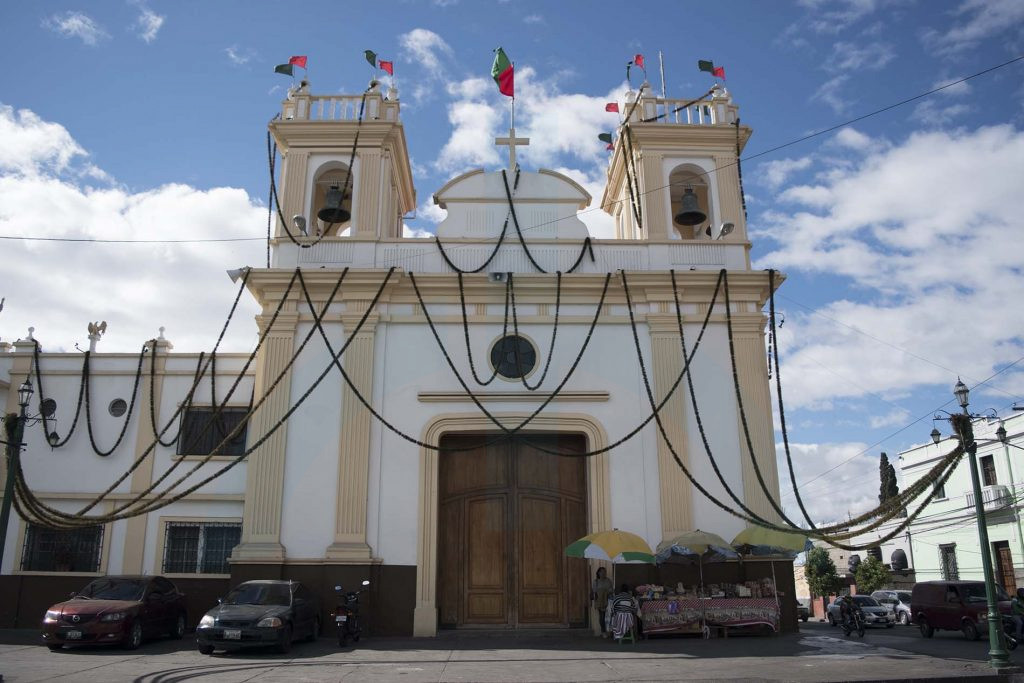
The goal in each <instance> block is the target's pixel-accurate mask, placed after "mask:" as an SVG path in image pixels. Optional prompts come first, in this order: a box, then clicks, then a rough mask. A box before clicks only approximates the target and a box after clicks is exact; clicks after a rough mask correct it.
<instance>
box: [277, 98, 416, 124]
mask: <svg viewBox="0 0 1024 683" xmlns="http://www.w3.org/2000/svg"><path fill="white" fill-rule="evenodd" d="M396 95H397V93H396ZM362 97H363V96H362V95H310V94H308V93H302V92H299V93H297V94H295V95H294V96H293V97H292V99H288V100H285V101H284V102H283V103H282V105H281V118H282V119H284V120H285V121H355V120H356V119H358V118H359V103H360V100H361V99H362ZM398 111H399V104H398V100H397V99H392V98H389V99H384V98H383V97H382V96H381V95H380V93H378V92H373V93H370V94H369V95H367V96H366V109H365V110H364V111H363V119H364V120H366V121H373V120H384V121H397V120H398Z"/></svg>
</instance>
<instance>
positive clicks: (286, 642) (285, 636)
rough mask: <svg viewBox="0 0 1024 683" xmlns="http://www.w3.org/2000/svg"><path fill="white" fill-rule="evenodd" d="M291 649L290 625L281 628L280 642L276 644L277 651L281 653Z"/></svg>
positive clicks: (286, 652)
mask: <svg viewBox="0 0 1024 683" xmlns="http://www.w3.org/2000/svg"><path fill="white" fill-rule="evenodd" d="M291 649H292V627H291V626H290V625H287V626H285V627H284V628H283V629H281V642H279V643H278V644H277V651H278V652H280V653H281V654H283V655H286V654H288V653H289V652H291Z"/></svg>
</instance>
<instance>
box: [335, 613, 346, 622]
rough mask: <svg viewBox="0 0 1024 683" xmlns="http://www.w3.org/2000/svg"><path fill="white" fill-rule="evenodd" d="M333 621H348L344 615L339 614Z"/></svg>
mask: <svg viewBox="0 0 1024 683" xmlns="http://www.w3.org/2000/svg"><path fill="white" fill-rule="evenodd" d="M334 620H335V621H348V617H347V616H346V615H344V614H340V615H338V616H336V617H334Z"/></svg>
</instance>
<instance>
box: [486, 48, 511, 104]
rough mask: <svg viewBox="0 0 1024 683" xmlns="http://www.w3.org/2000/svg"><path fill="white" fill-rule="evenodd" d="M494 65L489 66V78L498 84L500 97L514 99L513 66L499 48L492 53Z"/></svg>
mask: <svg viewBox="0 0 1024 683" xmlns="http://www.w3.org/2000/svg"><path fill="white" fill-rule="evenodd" d="M494 53H495V54H494V64H493V65H492V66H491V77H492V78H493V79H494V82H495V83H497V84H498V91H499V92H500V93H501V94H502V95H507V96H508V97H512V98H514V97H515V96H516V95H515V92H516V91H515V74H514V72H515V66H513V64H512V62H510V61H508V57H507V56H506V55H505V51H504V50H502V49H501V48H500V47H499V48H498V49H497V50H495V51H494Z"/></svg>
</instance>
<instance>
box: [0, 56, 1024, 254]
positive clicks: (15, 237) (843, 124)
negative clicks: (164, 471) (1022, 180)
mask: <svg viewBox="0 0 1024 683" xmlns="http://www.w3.org/2000/svg"><path fill="white" fill-rule="evenodd" d="M1021 60H1024V55H1020V56H1018V57H1014V58H1013V59H1010V60H1007V61H1005V62H1003V63H1001V64H996V65H995V66H991V67H988V68H987V69H983V70H981V71H978V72H977V73H973V74H971V75H970V76H964V77H963V78H960V79H957V80H955V81H951V82H949V83H946V84H945V85H941V86H939V87H937V88H932V89H931V90H928V91H926V92H923V93H919V94H917V95H914V96H913V97H908V98H906V99H904V100H900V101H899V102H895V103H893V104H890V105H887V106H884V107H880V108H879V109H875V110H874V111H871V112H868V113H866V114H861V115H860V116H857V117H854V118H852V119H847V120H846V121H843V122H841V123H837V124H835V125H833V126H830V127H828V128H824V129H822V130H819V131H815V132H813V133H809V134H807V135H804V136H802V137H799V138H796V139H794V140H790V141H789V142H784V143H782V144H780V145H776V146H775V147H770V148H768V149H766V150H763V151H761V152H757V153H756V154H752V155H750V156H747V157H743V158H742V159H740V158H739V157H737V159H736V161H734V162H730V163H727V164H724V165H722V166H719V167H716V168H715V169H714V171H705V172H703V173H701V174H700V175H709V174H710V173H711V172H717V171H720V170H722V169H726V168H729V167H730V166H736V165H738V164H739V163H741V162H743V161H750V160H752V159H757V158H759V157H763V156H766V155H768V154H771V153H773V152H777V151H779V150H781V149H785V148H787V147H792V146H793V145H797V144H800V143H801V142H806V141H807V140H811V139H813V138H816V137H819V136H821V135H825V134H826V133H831V132H832V131H835V130H839V129H840V128H845V127H846V126H850V125H853V124H854V123H857V122H859V121H863V120H865V119H868V118H871V117H873V116H877V115H878V114H883V113H885V112H887V111H891V110H892V109H897V108H899V107H902V106H904V105H906V104H910V103H911V102H915V101H917V100H919V99H922V98H924V97H928V96H930V95H934V94H935V93H938V92H941V91H943V90H945V89H947V88H952V87H953V86H955V85H959V84H961V83H966V82H967V81H970V80H972V79H974V78H978V77H979V76H984V75H985V74H988V73H991V72H993V71H997V70H998V69H1002V68H1005V67H1007V66H1010V65H1011V64H1014V63H1016V62H1019V61H1021ZM672 185H673V183H669V184H668V185H662V186H660V187H654V188H651V189H648V190H644V191H643V192H640V193H639V194H640V195H646V194H651V193H653V192H660V191H661V190H667V189H669V188H670V187H672ZM624 201H625V199H617V200H613V201H612V202H611V204H618V203H622V202H624ZM603 210H604V207H599V206H595V207H593V208H591V209H585V210H583V211H578V212H576V213H575V214H573V215H571V216H563V217H562V218H554V219H552V220H549V221H544V222H542V223H537V224H535V225H532V226H529V227H527V228H523V231H524V232H526V231H528V230H536V229H538V228H542V227H545V226H547V225H552V224H554V223H558V222H560V221H563V220H568V219H570V218H577V217H579V216H581V215H584V214H588V213H593V212H595V211H603ZM0 239H7V240H25V241H48V242H94V243H113V244H146V243H153V244H173V243H190V242H248V241H263V240H264V239H265V238H264V237H237V238H223V239H179V240H107V239H100V238H65V237H27V236H23V235H0ZM488 241H491V240H483V242H485V243H486V242H488ZM458 248H465V247H460V246H455V247H452V249H453V250H454V249H458ZM418 256H420V255H419V254H410V255H405V256H399V257H395V258H393V259H390V260H384V261H380V262H378V263H375V264H372V265H377V266H384V265H388V264H394V263H398V262H400V261H403V260H406V259H410V258H416V257H418ZM361 265H362V266H368V265H371V264H361ZM353 267H356V268H358V267H360V265H355V266H353Z"/></svg>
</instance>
